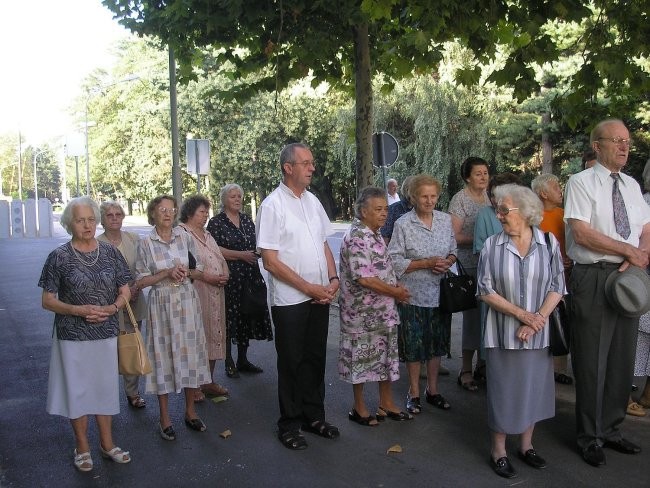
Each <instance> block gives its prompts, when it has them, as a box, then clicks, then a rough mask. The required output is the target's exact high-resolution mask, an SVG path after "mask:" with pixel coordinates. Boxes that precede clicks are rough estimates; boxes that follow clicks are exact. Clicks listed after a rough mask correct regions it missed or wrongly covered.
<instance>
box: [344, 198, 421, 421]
mask: <svg viewBox="0 0 650 488" xmlns="http://www.w3.org/2000/svg"><path fill="white" fill-rule="evenodd" d="M355 214H356V217H357V218H356V219H355V220H354V221H353V222H352V226H351V227H350V230H349V231H348V233H347V234H346V236H345V237H344V239H343V243H342V246H341V262H340V275H341V276H340V278H341V280H340V282H341V294H340V297H339V304H340V314H341V315H340V324H341V336H340V349H339V375H340V377H341V379H342V380H343V381H347V382H348V383H352V391H353V394H354V407H353V408H352V410H351V411H350V413H349V414H348V416H349V418H350V420H353V421H354V422H357V423H358V424H361V425H366V426H375V425H378V421H381V420H384V418H385V417H389V418H391V419H393V420H410V419H412V418H413V416H412V415H410V414H408V413H405V412H401V411H400V410H399V408H398V407H397V406H396V405H395V403H394V401H393V395H392V392H391V385H390V384H391V382H392V381H395V380H397V379H399V359H398V354H397V324H398V323H399V317H398V315H397V309H396V307H395V301H399V302H405V301H407V300H408V299H409V293H408V290H407V289H406V288H404V287H403V286H401V285H398V284H397V279H396V277H395V273H394V271H393V266H392V263H391V260H390V257H389V256H388V253H387V252H386V245H385V244H384V241H383V239H382V237H381V235H380V234H379V228H380V227H381V226H382V225H384V222H386V216H387V215H388V203H387V202H386V192H385V191H384V190H382V189H381V188H374V187H368V188H365V189H364V190H362V191H361V194H360V195H359V198H358V199H357V202H356V204H355ZM370 382H377V383H379V408H378V409H377V416H376V417H375V416H374V415H370V413H369V411H368V408H367V406H366V404H365V401H364V398H363V385H364V384H365V383H370Z"/></svg>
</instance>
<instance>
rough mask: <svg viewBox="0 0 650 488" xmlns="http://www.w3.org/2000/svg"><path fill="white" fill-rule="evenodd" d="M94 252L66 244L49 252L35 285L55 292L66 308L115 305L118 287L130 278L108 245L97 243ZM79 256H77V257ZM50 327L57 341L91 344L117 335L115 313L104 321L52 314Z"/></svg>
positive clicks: (119, 257)
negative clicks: (86, 342) (67, 305)
mask: <svg viewBox="0 0 650 488" xmlns="http://www.w3.org/2000/svg"><path fill="white" fill-rule="evenodd" d="M97 252H98V253H99V256H98V257H97V261H96V262H95V263H94V264H92V265H90V266H87V265H86V264H88V263H89V262H90V263H91V262H93V256H94V255H95V251H91V252H89V253H84V252H79V251H77V250H76V249H73V247H72V243H70V242H67V243H65V244H63V245H62V246H59V247H57V248H56V249H55V250H54V251H52V252H51V253H50V254H49V256H48V257H47V259H46V261H45V265H44V266H43V271H42V273H41V278H40V280H39V281H38V286H39V287H41V288H43V290H44V291H47V292H49V293H55V294H57V296H58V299H59V300H60V301H62V302H63V303H67V304H70V305H102V306H103V305H109V304H111V303H114V302H115V299H116V298H117V295H118V293H119V289H120V287H122V286H124V285H126V284H128V283H129V282H130V281H131V280H132V279H133V277H132V276H131V272H130V271H129V266H128V265H127V264H126V261H125V260H124V257H123V256H122V254H120V252H119V251H118V250H117V249H116V248H115V247H113V246H112V245H111V244H108V243H106V242H102V241H97ZM77 253H79V254H77ZM54 327H55V329H56V335H57V338H58V339H59V340H64V341H94V340H100V339H108V338H111V337H115V336H116V335H117V334H118V332H119V323H118V319H117V314H113V315H110V316H109V317H108V319H106V320H105V321H104V322H100V323H97V324H94V323H89V322H86V320H85V319H84V318H83V317H79V316H76V315H63V314H59V313H57V314H55V315H54Z"/></svg>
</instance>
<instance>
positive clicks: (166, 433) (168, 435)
mask: <svg viewBox="0 0 650 488" xmlns="http://www.w3.org/2000/svg"><path fill="white" fill-rule="evenodd" d="M158 429H160V437H162V438H163V439H165V440H166V441H175V440H176V432H174V427H172V426H171V425H170V426H169V427H167V428H166V429H163V428H162V425H160V424H158Z"/></svg>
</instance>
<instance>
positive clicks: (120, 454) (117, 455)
mask: <svg viewBox="0 0 650 488" xmlns="http://www.w3.org/2000/svg"><path fill="white" fill-rule="evenodd" d="M99 450H100V451H101V453H102V457H104V458H106V459H109V458H110V459H112V460H113V461H115V462H116V463H120V464H126V463H130V462H131V456H129V451H123V450H122V449H121V448H119V447H117V446H115V447H114V448H113V449H111V450H110V451H104V448H103V447H102V446H99Z"/></svg>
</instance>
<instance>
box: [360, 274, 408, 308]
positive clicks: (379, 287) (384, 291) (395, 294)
mask: <svg viewBox="0 0 650 488" xmlns="http://www.w3.org/2000/svg"><path fill="white" fill-rule="evenodd" d="M357 282H358V283H359V284H360V285H361V286H364V287H366V288H368V289H370V290H372V291H374V292H375V293H379V294H380V295H386V296H389V297H392V298H394V299H395V300H397V301H398V302H404V303H406V302H408V301H409V298H411V294H410V293H409V291H408V290H407V289H406V288H404V287H403V286H402V285H399V284H398V285H389V284H388V283H386V282H385V281H383V280H381V279H379V278H377V277H376V276H372V277H370V278H359V279H358V280H357Z"/></svg>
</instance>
